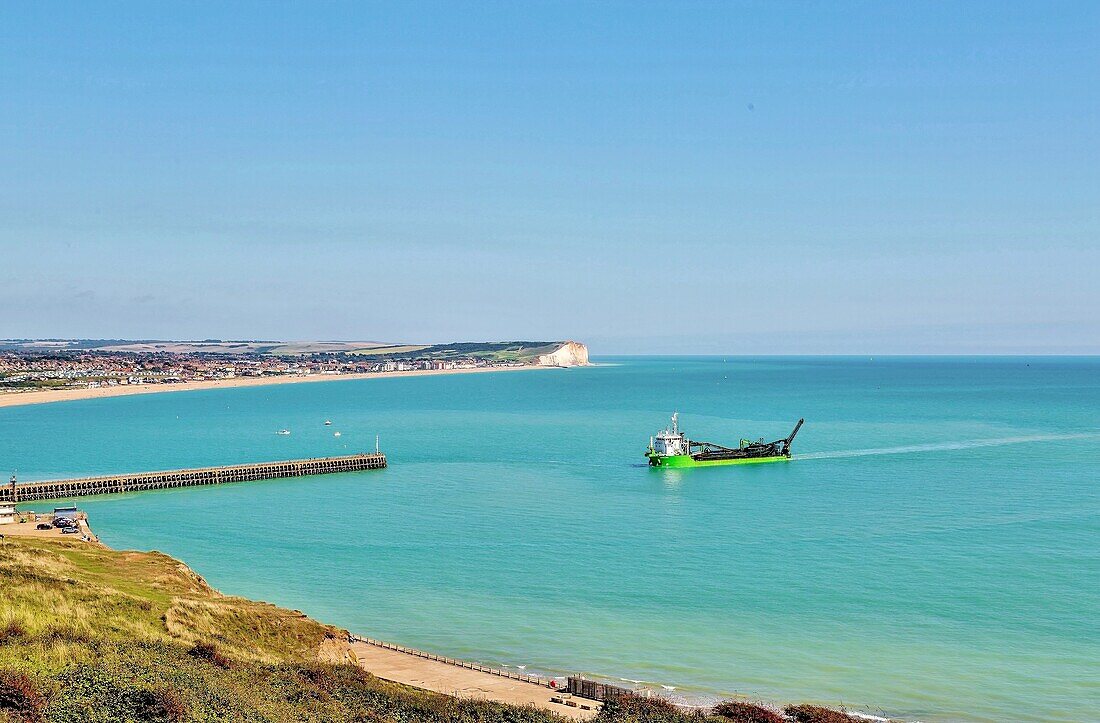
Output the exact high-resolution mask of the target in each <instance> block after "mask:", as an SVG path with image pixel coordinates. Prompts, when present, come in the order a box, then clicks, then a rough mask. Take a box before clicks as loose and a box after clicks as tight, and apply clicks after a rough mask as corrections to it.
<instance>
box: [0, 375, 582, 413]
mask: <svg viewBox="0 0 1100 723" xmlns="http://www.w3.org/2000/svg"><path fill="white" fill-rule="evenodd" d="M560 368H562V367H556V366H545V365H538V364H527V365H524V366H497V367H476V368H473V369H416V370H411V371H399V372H398V371H395V372H362V373H356V374H306V375H286V376H271V377H239V378H236V379H212V380H207V381H201V382H182V383H179V384H128V385H127V384H120V385H117V386H111V387H97V388H91V389H35V390H33V391H28V392H3V393H0V408H3V407H19V406H23V405H26V404H47V403H50V402H74V401H78V400H81V399H104V398H106V397H123V396H129V395H135V394H162V393H168V392H193V391H198V390H201V389H229V388H233V387H262V386H268V385H271V384H305V383H310V382H336V381H348V380H351V379H388V378H390V377H419V376H424V377H427V376H436V375H441V374H479V373H486V372H509V371H523V370H527V369H560Z"/></svg>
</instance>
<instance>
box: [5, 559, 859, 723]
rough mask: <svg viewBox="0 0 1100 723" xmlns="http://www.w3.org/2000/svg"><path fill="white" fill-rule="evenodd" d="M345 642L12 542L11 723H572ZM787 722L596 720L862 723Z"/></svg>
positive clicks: (670, 718)
mask: <svg viewBox="0 0 1100 723" xmlns="http://www.w3.org/2000/svg"><path fill="white" fill-rule="evenodd" d="M346 640H347V633H346V631H343V630H339V629H337V628H333V627H331V626H328V625H323V624H321V623H318V622H316V621H314V620H311V619H310V618H308V617H306V616H305V615H303V614H302V613H300V612H297V611H292V610H284V609H282V608H278V607H275V606H274V605H269V604H266V603H262V602H255V601H251V600H245V599H243V598H236V597H228V596H225V595H222V594H220V593H218V592H217V591H216V590H213V589H212V588H210V587H209V586H208V585H207V584H206V582H205V581H203V579H202V578H200V577H199V576H198V575H196V574H195V573H194V572H192V571H191V570H190V569H189V568H187V567H186V566H185V565H183V564H182V563H180V562H178V561H177V560H174V559H172V558H170V557H168V556H167V555H163V554H161V553H157V552H120V551H116V550H111V549H108V548H105V547H99V546H95V545H88V544H85V543H81V542H74V541H69V540H47V539H30V538H22V539H20V538H10V537H9V538H8V539H6V540H0V723H15V722H19V723H31V722H33V723H38V722H57V723H61V722H62V721H64V722H65V723H71V722H72V721H82V722H83V723H108V722H110V723H114V722H116V721H125V722H129V721H134V722H138V721H142V722H163V723H182V722H183V721H195V722H206V721H211V722H212V721H250V722H251V721H257V722H271V723H281V722H283V721H287V722H290V721H294V722H297V721H333V722H337V721H340V722H345V721H346V722H351V721H355V722H359V723H365V722H377V723H383V722H387V721H392V722H395V723H413V722H424V723H435V722H440V723H442V722H443V721H455V722H457V723H465V722H470V723H565V719H563V718H560V717H558V716H556V715H554V714H552V713H548V712H545V711H542V710H538V709H535V708H523V707H516V706H510V705H504V704H500V703H491V702H483V701H468V700H459V699H456V698H452V697H450V696H446V695H440V694H437V693H431V692H428V691H424V690H419V689H416V688H411V687H408V686H404V685H399V684H396V683H391V682H388V681H384V680H381V679H379V678H376V677H374V676H373V675H371V674H369V673H368V672H366V671H364V670H363V669H362V668H360V667H359V666H358V665H354V664H351V663H349V662H348V659H347V657H346V656H347V652H346V646H345V642H346ZM786 714H787V715H786V716H782V715H780V714H779V713H777V712H774V711H770V710H768V709H766V708H762V707H760V706H757V705H753V704H749V703H734V702H730V703H724V704H721V705H719V706H717V707H716V708H715V709H714V711H698V712H691V713H689V712H685V711H682V710H680V709H678V708H676V707H674V706H672V705H671V704H670V703H668V702H666V701H664V700H660V699H655V700H649V699H642V698H627V699H624V700H622V701H614V702H610V703H608V704H607V705H606V706H605V707H604V709H603V710H602V711H601V712H600V716H599V718H598V719H597V720H596V723H731V722H733V723H776V722H777V721H801V722H803V723H819V722H822V723H836V722H840V721H851V720H854V719H852V718H849V717H848V716H846V715H844V714H842V713H836V712H835V711H827V710H825V709H823V708H813V707H811V706H801V707H798V708H788V709H787V711H786Z"/></svg>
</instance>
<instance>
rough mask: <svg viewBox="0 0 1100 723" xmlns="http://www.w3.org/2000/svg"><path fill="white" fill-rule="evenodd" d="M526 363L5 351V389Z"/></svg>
mask: <svg viewBox="0 0 1100 723" xmlns="http://www.w3.org/2000/svg"><path fill="white" fill-rule="evenodd" d="M507 366H522V363H520V362H513V361H490V360H486V359H481V358H472V357H471V358H457V359H430V358H410V359H406V358H402V359H392V358H391V359H379V358H378V357H371V356H366V355H356V354H347V353H323V354H313V355H305V356H300V357H279V356H268V355H263V354H181V353H168V352H108V351H97V350H81V351H50V352H45V353H43V352H31V351H22V350H15V351H0V392H3V391H20V390H28V389H42V388H58V389H74V388H76V389H87V388H97V387H110V386H118V385H128V384H179V383H183V382H197V381H208V380H217V379H234V378H236V377H264V376H308V375H313V374H326V375H331V374H361V373H365V372H377V373H386V372H406V371H418V370H435V371H442V370H450V369H474V368H479V367H507Z"/></svg>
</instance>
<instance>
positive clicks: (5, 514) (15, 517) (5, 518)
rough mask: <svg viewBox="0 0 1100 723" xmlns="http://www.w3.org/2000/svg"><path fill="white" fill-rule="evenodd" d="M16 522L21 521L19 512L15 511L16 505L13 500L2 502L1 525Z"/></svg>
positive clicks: (0, 508) (0, 503) (0, 507)
mask: <svg viewBox="0 0 1100 723" xmlns="http://www.w3.org/2000/svg"><path fill="white" fill-rule="evenodd" d="M16 522H19V513H18V512H16V511H15V505H14V504H13V503H11V502H0V525H11V524H14V523H16Z"/></svg>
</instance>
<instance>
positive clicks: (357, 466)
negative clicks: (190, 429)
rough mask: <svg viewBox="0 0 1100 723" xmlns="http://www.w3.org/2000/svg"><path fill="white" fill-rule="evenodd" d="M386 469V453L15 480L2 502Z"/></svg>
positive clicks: (3, 490) (1, 492)
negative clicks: (72, 477) (69, 477)
mask: <svg viewBox="0 0 1100 723" xmlns="http://www.w3.org/2000/svg"><path fill="white" fill-rule="evenodd" d="M385 466H386V455H385V454H383V453H382V452H371V453H369V454H352V455H347V456H343V457H317V458H312V459H291V460H284V461H281V462H258V463H255V464H234V465H229V466H227V467H201V468H197V469H175V470H168V471H164V472H136V473H133V474H116V475H105V476H102V477H80V478H77V479H60V480H48V481H42V482H22V483H20V482H16V481H15V478H14V477H13V478H12V481H11V483H9V484H8V485H5V486H2V487H0V502H33V501H36V500H55V499H66V498H69V497H87V496H90V495H109V494H120V493H123V492H141V491H144V490H164V489H171V488H173V487H197V486H200V485H219V484H226V483H229V482H252V481H255V480H264V479H277V478H280V477H306V476H309V475H317V474H333V473H336V472H359V471H361V470H368V469H382V468H384V467H385Z"/></svg>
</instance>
